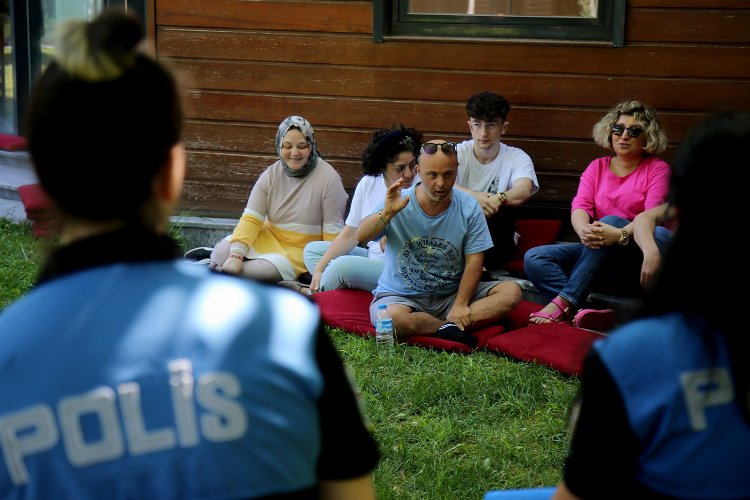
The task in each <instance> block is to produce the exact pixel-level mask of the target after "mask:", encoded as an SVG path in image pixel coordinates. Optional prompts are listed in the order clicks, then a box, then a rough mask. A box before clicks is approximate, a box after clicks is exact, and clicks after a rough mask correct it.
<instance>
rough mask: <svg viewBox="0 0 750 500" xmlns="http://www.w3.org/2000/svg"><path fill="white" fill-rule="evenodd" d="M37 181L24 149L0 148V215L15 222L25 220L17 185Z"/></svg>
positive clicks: (24, 211)
mask: <svg viewBox="0 0 750 500" xmlns="http://www.w3.org/2000/svg"><path fill="white" fill-rule="evenodd" d="M35 182H37V179H36V174H35V173H34V169H33V167H32V166H31V159H30V157H29V154H28V152H26V151H18V152H11V151H3V150H0V217H3V218H5V219H8V220H12V221H15V222H19V223H20V222H23V221H25V220H26V210H25V209H24V207H23V203H21V197H20V196H19V195H18V187H19V186H23V185H24V184H33V183H35Z"/></svg>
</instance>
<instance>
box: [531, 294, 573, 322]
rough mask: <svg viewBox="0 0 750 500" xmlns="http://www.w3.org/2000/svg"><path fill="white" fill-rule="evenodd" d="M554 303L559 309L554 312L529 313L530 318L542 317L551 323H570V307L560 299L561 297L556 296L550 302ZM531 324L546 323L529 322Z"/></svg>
mask: <svg viewBox="0 0 750 500" xmlns="http://www.w3.org/2000/svg"><path fill="white" fill-rule="evenodd" d="M550 303H552V304H555V306H556V307H557V311H555V312H553V313H545V312H541V311H537V312H533V313H531V314H530V315H529V319H531V318H542V319H546V320H548V321H549V322H550V323H569V322H570V320H569V319H568V311H569V310H570V308H569V307H567V306H566V305H565V303H564V302H563V301H562V300H561V299H560V297H555V298H554V299H552V301H551V302H550ZM529 323H530V324H544V323H533V322H531V321H530V322H529Z"/></svg>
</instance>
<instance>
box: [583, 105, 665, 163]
mask: <svg viewBox="0 0 750 500" xmlns="http://www.w3.org/2000/svg"><path fill="white" fill-rule="evenodd" d="M621 115H627V116H632V117H634V118H635V119H636V120H637V121H638V124H639V125H641V126H642V127H643V133H644V134H645V137H646V145H645V146H644V147H643V151H644V153H645V154H647V155H654V154H659V153H661V152H663V151H664V150H665V149H666V148H667V134H666V132H664V129H663V128H662V126H661V123H659V118H658V117H657V116H656V110H654V108H652V107H651V106H649V105H647V104H643V103H642V102H640V101H623V102H621V103H619V104H617V105H616V106H615V107H614V108H612V109H611V110H609V112H608V113H607V114H606V115H604V118H602V119H601V120H599V121H598V122H597V124H596V125H594V131H593V137H594V141H596V143H597V144H598V145H600V146H601V147H603V148H606V149H612V125H614V124H616V123H617V120H618V118H620V116H621Z"/></svg>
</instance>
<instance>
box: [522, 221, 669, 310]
mask: <svg viewBox="0 0 750 500" xmlns="http://www.w3.org/2000/svg"><path fill="white" fill-rule="evenodd" d="M600 220H601V221H602V222H604V223H605V224H609V225H611V226H614V227H625V226H626V225H628V224H629V223H630V221H628V220H627V219H624V218H622V217H618V216H615V215H608V216H606V217H602V218H601V219H600ZM654 240H655V241H656V246H657V247H658V248H659V252H661V254H662V255H664V254H665V253H666V252H667V251H668V250H669V247H670V244H671V241H672V233H671V232H670V231H669V230H668V229H666V228H664V227H661V226H657V227H656V230H655V231H654ZM642 264H643V253H642V252H641V249H640V247H638V245H637V244H636V243H635V242H634V241H631V242H630V243H629V244H628V245H625V246H622V245H618V244H614V245H610V246H607V247H603V248H600V249H598V250H593V249H591V248H587V247H585V246H584V245H583V244H582V243H560V244H555V245H543V246H539V247H535V248H532V249H530V250H529V251H528V252H526V255H525V256H524V258H523V265H524V271H525V272H526V276H528V278H529V280H530V281H531V282H532V283H533V284H534V286H535V287H536V288H537V290H539V292H540V293H541V294H542V295H544V296H545V297H547V299H549V300H552V299H553V298H555V297H556V296H558V295H559V296H560V297H562V298H563V299H565V300H567V301H568V302H570V303H572V304H573V306H575V307H576V308H579V307H581V306H582V305H583V304H584V303H585V302H586V298H587V297H588V295H589V293H590V292H591V291H592V290H593V289H596V288H598V287H604V288H606V289H607V291H609V290H611V289H614V290H615V291H616V292H617V291H619V292H623V294H628V293H632V292H634V291H640V269H641V265H642Z"/></svg>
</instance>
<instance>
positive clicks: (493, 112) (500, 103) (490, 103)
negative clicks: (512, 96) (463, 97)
mask: <svg viewBox="0 0 750 500" xmlns="http://www.w3.org/2000/svg"><path fill="white" fill-rule="evenodd" d="M466 112H467V113H468V115H469V118H475V119H477V120H485V121H488V122H491V121H500V122H501V123H502V122H504V121H505V119H506V118H507V117H508V113H509V112H510V103H509V102H508V100H507V99H506V98H505V97H503V96H501V95H500V94H495V93H494V92H480V93H478V94H474V95H473V96H471V97H470V98H469V100H468V101H466Z"/></svg>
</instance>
